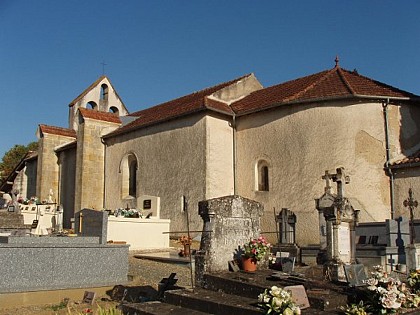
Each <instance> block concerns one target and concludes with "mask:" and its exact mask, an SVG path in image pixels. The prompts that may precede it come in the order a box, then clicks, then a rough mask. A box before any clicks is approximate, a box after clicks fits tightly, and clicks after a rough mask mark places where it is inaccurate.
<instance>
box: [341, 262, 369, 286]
mask: <svg viewBox="0 0 420 315" xmlns="http://www.w3.org/2000/svg"><path fill="white" fill-rule="evenodd" d="M344 272H345V273H346V279H347V282H348V283H349V285H350V286H353V287H356V286H363V285H366V283H365V280H367V279H368V277H367V275H366V271H365V266H364V265H362V264H354V265H345V266H344Z"/></svg>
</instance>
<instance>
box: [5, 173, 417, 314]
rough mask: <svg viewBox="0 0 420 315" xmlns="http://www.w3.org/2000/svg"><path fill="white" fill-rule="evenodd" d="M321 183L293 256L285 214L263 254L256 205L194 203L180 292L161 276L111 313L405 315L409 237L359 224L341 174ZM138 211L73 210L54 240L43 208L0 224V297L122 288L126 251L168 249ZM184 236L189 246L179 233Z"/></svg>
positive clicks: (155, 206) (23, 210)
mask: <svg viewBox="0 0 420 315" xmlns="http://www.w3.org/2000/svg"><path fill="white" fill-rule="evenodd" d="M322 179H323V180H325V182H326V185H325V188H324V193H323V194H322V195H321V196H320V197H319V198H317V199H315V207H316V209H317V211H318V214H319V229H320V236H321V240H320V244H319V245H318V246H312V247H309V246H308V247H306V248H305V247H299V246H298V244H296V242H295V232H296V221H297V219H296V215H295V214H294V213H293V211H291V210H290V209H288V208H283V209H282V210H281V211H280V212H279V213H275V215H274V218H273V220H275V222H276V225H277V229H276V231H275V233H274V234H275V236H276V238H277V242H274V243H273V244H271V243H269V241H268V240H267V238H266V237H265V235H264V232H263V231H261V228H260V226H261V217H262V215H263V213H264V207H263V205H262V204H261V203H259V202H256V201H254V200H250V199H247V198H244V197H241V196H238V195H232V196H225V197H220V198H214V199H209V200H204V201H201V202H200V203H199V204H198V207H197V210H198V213H199V215H200V217H201V219H202V222H203V229H202V231H201V233H200V236H201V243H200V247H199V250H197V251H196V252H191V251H190V249H188V251H187V249H185V247H184V253H185V254H186V255H185V256H186V257H187V258H186V259H184V260H185V262H187V261H188V260H189V263H190V269H191V286H190V287H187V288H182V287H178V286H176V283H177V278H176V274H175V273H172V274H170V276H169V277H168V278H164V279H162V282H161V283H159V284H158V291H157V293H156V295H154V296H149V297H148V298H146V299H143V300H142V301H141V302H129V301H123V300H122V301H121V303H120V306H119V308H120V309H121V311H122V312H123V313H124V314H172V313H171V312H172V311H173V310H174V309H175V310H177V311H179V312H184V313H186V314H239V313H240V314H261V313H264V314H363V313H362V311H363V310H364V311H366V312H370V313H369V314H377V313H379V312H383V313H391V312H394V311H397V312H400V313H404V314H417V313H418V311H419V306H420V295H419V294H420V272H419V271H417V269H419V262H418V259H419V258H418V256H419V255H418V254H417V253H418V250H420V243H416V235H420V231H419V233H417V234H416V231H417V229H418V228H419V229H420V226H418V225H417V222H415V221H414V220H413V218H412V217H411V218H404V217H399V218H395V219H389V220H386V221H385V222H365V223H359V222H358V221H359V219H358V216H359V212H360V211H361V210H362V209H361V207H360V205H359V204H357V203H355V202H354V201H353V200H352V199H351V198H350V197H348V196H346V194H345V187H346V185H348V184H349V183H350V178H349V176H347V175H346V173H345V170H344V168H342V167H340V168H337V169H336V170H335V172H329V171H326V172H325V174H324V175H323V176H322ZM333 183H335V185H336V189H334V187H333ZM145 200H146V202H145V203H143V206H144V207H145V208H147V211H146V212H147V213H146V214H145V211H144V210H145V209H142V210H141V211H138V210H135V209H129V208H127V209H117V210H115V211H113V212H111V211H97V210H93V209H82V210H81V211H79V212H76V213H75V216H74V220H72V221H73V227H74V234H67V235H66V234H65V233H60V232H62V227H61V224H60V217H59V215H60V213H59V209H57V207H56V206H55V204H54V203H44V204H39V205H31V204H28V205H16V207H15V208H14V209H8V211H2V212H0V218H1V219H2V220H1V221H0V222H1V223H0V233H1V236H0V258H1V261H2V262H7V263H2V264H1V265H0V274H1V275H2V277H1V278H0V293H10V292H27V291H39V290H52V289H66V288H89V287H94V286H112V285H127V286H128V287H129V285H130V283H129V281H128V280H127V279H128V278H127V277H128V256H129V250H132V249H134V250H137V249H146V250H148V249H155V250H157V249H165V248H166V249H167V248H169V234H170V233H168V231H169V230H170V220H165V219H160V218H159V200H158V198H155V199H153V198H146V199H145ZM406 206H407V207H411V208H410V210H411V212H412V211H413V210H414V208H415V207H416V201H415V200H414V199H413V196H412V193H411V192H410V193H409V196H408V198H407V202H406ZM15 209H16V211H14V210H15ZM11 210H13V211H11ZM31 220H32V222H31ZM43 220H44V221H43ZM48 222H51V225H49V224H50V223H48ZM47 223H48V224H47ZM40 227H41V228H40ZM184 232H186V233H187V235H186V236H183V238H182V239H183V240H184V241H185V244H184V245H188V246H189V245H190V244H191V237H190V234H189V233H190V231H189V230H188V231H184ZM145 240H146V241H145ZM186 240H188V242H186ZM187 243H188V244H187ZM248 263H250V264H249V266H248ZM169 273H170V265H168V275H169ZM273 301H276V302H273ZM360 301H363V303H364V304H360V303H359V302H360ZM358 312H360V313H358Z"/></svg>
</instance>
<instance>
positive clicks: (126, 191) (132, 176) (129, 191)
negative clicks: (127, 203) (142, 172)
mask: <svg viewBox="0 0 420 315" xmlns="http://www.w3.org/2000/svg"><path fill="white" fill-rule="evenodd" d="M120 171H121V173H122V174H121V175H122V177H121V198H123V199H124V198H127V197H129V196H131V197H137V158H136V156H135V155H134V154H133V153H130V154H127V155H126V156H125V157H124V158H123V159H122V160H121V169H120Z"/></svg>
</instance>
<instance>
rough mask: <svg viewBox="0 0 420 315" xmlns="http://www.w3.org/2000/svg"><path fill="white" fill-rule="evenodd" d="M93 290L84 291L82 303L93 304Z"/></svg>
mask: <svg viewBox="0 0 420 315" xmlns="http://www.w3.org/2000/svg"><path fill="white" fill-rule="evenodd" d="M95 296H96V294H95V292H89V291H85V294H84V295H83V300H82V301H83V303H86V304H90V305H92V304H93V301H95Z"/></svg>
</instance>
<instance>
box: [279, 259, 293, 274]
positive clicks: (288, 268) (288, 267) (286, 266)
mask: <svg viewBox="0 0 420 315" xmlns="http://www.w3.org/2000/svg"><path fill="white" fill-rule="evenodd" d="M280 263H281V270H282V271H283V272H287V273H292V272H293V270H294V269H295V257H280Z"/></svg>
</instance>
